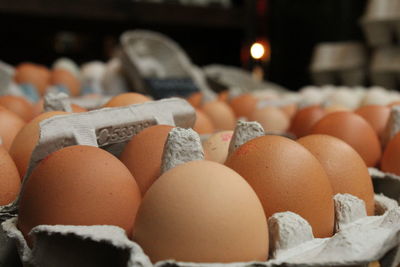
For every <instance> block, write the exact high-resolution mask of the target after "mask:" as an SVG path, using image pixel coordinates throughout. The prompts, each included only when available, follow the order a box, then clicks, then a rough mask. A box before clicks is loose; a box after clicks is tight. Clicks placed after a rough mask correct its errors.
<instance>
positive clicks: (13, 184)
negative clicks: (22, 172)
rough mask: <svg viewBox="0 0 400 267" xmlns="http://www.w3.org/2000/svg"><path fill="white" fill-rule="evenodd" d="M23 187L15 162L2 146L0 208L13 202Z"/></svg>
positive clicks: (0, 158) (0, 149) (0, 147)
mask: <svg viewBox="0 0 400 267" xmlns="http://www.w3.org/2000/svg"><path fill="white" fill-rule="evenodd" d="M20 187H21V180H20V179H19V174H18V170H17V167H16V166H15V163H14V161H13V160H12V158H11V157H10V155H9V154H8V152H7V151H6V150H5V149H4V147H3V146H0V206H3V205H7V204H9V203H11V202H13V201H14V200H15V199H16V198H17V196H18V194H19V190H20Z"/></svg>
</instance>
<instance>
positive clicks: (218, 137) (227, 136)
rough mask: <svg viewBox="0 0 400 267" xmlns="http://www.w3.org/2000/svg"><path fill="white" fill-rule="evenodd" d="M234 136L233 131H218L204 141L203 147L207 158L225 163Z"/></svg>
mask: <svg viewBox="0 0 400 267" xmlns="http://www.w3.org/2000/svg"><path fill="white" fill-rule="evenodd" d="M232 136H233V131H223V132H218V133H215V134H213V135H211V136H210V137H209V138H208V139H207V140H206V141H205V142H203V149H204V153H206V155H207V159H208V160H210V161H215V162H218V163H221V164H223V163H224V162H225V161H226V158H227V157H228V150H229V144H230V142H231V139H232Z"/></svg>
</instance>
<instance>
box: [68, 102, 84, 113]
mask: <svg viewBox="0 0 400 267" xmlns="http://www.w3.org/2000/svg"><path fill="white" fill-rule="evenodd" d="M71 108H72V112H74V113H81V112H87V109H85V108H83V107H81V106H79V105H76V104H71Z"/></svg>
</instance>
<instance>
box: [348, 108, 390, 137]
mask: <svg viewBox="0 0 400 267" xmlns="http://www.w3.org/2000/svg"><path fill="white" fill-rule="evenodd" d="M355 113H356V114H358V115H360V116H361V117H363V118H364V119H365V120H366V121H367V122H368V123H369V124H370V125H371V126H372V128H373V129H374V130H375V132H376V134H377V135H378V136H379V137H381V138H382V137H383V134H384V131H385V128H386V124H387V122H388V120H389V116H390V107H387V106H379V105H367V106H363V107H360V108H359V109H357V110H356V111H355Z"/></svg>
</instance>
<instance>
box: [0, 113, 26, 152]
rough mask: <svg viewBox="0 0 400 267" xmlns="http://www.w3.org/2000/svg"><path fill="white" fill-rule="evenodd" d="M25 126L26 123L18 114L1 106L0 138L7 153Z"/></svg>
mask: <svg viewBox="0 0 400 267" xmlns="http://www.w3.org/2000/svg"><path fill="white" fill-rule="evenodd" d="M24 125H25V121H23V120H22V119H21V118H20V117H19V116H18V115H17V114H15V113H14V112H12V111H9V110H8V109H6V108H3V107H1V106H0V136H1V141H2V144H3V146H4V148H5V149H6V150H7V151H8V150H10V147H11V144H12V142H13V140H14V138H15V136H16V135H17V134H18V132H19V131H20V130H21V129H22V127H24Z"/></svg>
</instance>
